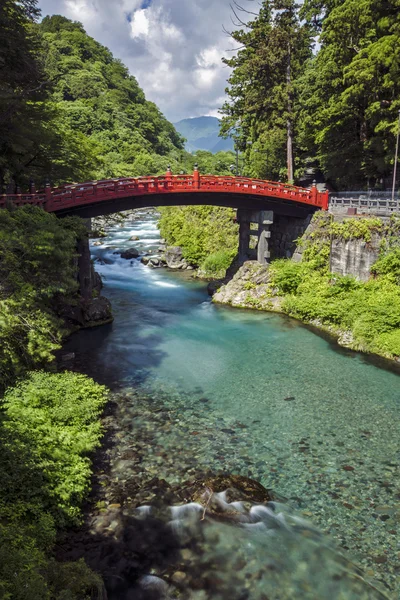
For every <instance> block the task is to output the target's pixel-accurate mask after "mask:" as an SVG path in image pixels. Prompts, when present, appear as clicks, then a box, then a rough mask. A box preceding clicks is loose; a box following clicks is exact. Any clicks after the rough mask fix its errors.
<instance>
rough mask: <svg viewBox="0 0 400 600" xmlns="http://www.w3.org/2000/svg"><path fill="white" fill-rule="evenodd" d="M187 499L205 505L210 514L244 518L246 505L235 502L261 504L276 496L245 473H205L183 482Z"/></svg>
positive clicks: (184, 495) (181, 493)
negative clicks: (245, 475) (207, 475)
mask: <svg viewBox="0 0 400 600" xmlns="http://www.w3.org/2000/svg"><path fill="white" fill-rule="evenodd" d="M179 494H180V496H181V497H182V498H183V499H184V500H185V501H186V502H194V503H197V504H201V505H202V506H203V507H204V514H207V516H208V517H215V518H218V519H219V518H223V519H228V520H230V519H233V520H237V521H239V522H240V521H241V520H242V515H243V507H240V506H239V505H237V504H235V505H232V502H234V503H237V502H238V503H250V505H251V504H256V503H257V504H258V503H260V504H262V503H265V502H270V501H272V500H274V499H276V496H275V495H274V494H273V493H272V492H271V490H267V489H266V488H265V487H264V486H263V485H261V483H259V482H258V481H254V480H253V479H250V478H249V477H244V476H242V475H216V476H211V477H203V478H201V479H198V480H195V481H194V482H191V483H189V484H187V485H186V486H183V488H182V490H180V491H179Z"/></svg>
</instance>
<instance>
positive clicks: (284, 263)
mask: <svg viewBox="0 0 400 600" xmlns="http://www.w3.org/2000/svg"><path fill="white" fill-rule="evenodd" d="M303 272H304V267H303V265H302V264H300V263H295V262H292V261H291V260H285V259H281V260H275V261H274V262H273V263H272V266H271V278H272V281H273V284H274V286H275V287H276V289H277V290H278V293H279V295H283V294H295V293H296V292H297V288H298V287H299V285H300V283H301V281H302V278H303Z"/></svg>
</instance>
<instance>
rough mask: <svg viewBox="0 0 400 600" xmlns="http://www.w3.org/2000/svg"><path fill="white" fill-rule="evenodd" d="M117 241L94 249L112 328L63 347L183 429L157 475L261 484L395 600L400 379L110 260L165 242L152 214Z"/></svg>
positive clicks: (184, 279)
mask: <svg viewBox="0 0 400 600" xmlns="http://www.w3.org/2000/svg"><path fill="white" fill-rule="evenodd" d="M109 234H110V235H109V238H107V239H106V240H104V243H103V245H102V246H98V247H93V255H94V257H95V259H96V261H97V264H96V269H97V270H98V271H99V272H100V273H101V275H102V277H103V279H104V284H105V288H104V292H103V293H104V295H106V296H107V297H108V298H109V299H110V300H111V302H112V304H113V311H114V315H115V321H114V323H113V324H112V325H110V326H106V327H103V328H99V329H95V330H92V331H86V332H81V333H79V334H77V335H76V336H74V337H73V338H72V339H71V340H70V342H69V348H68V349H70V350H74V351H75V352H76V354H77V361H78V364H79V365H80V368H81V369H83V370H85V371H86V372H88V373H89V374H91V375H93V376H94V377H96V379H98V380H101V381H102V382H105V383H107V384H108V385H109V386H111V388H112V389H121V388H123V389H124V390H125V391H127V392H128V393H129V390H132V389H134V390H136V392H135V393H141V392H142V393H143V394H150V395H152V396H153V397H155V398H157V397H159V398H160V401H162V402H163V403H164V404H165V406H166V407H167V408H168V409H169V410H170V411H171V414H173V415H174V418H176V420H177V421H179V425H180V428H181V429H180V430H179V427H177V428H175V432H166V431H164V430H160V431H158V432H154V436H155V439H156V440H157V444H159V445H160V447H162V448H163V449H164V450H165V452H166V453H168V456H169V459H168V463H165V464H164V462H163V461H162V460H158V461H156V462H155V463H154V458H155V457H154V455H153V453H152V451H149V461H148V468H149V469H150V470H151V469H153V470H154V464H155V465H156V468H155V471H154V472H157V475H158V476H159V477H165V478H166V479H167V480H169V481H171V482H173V483H176V482H177V481H179V480H181V479H182V478H184V476H185V473H186V472H187V471H188V470H190V469H193V468H194V465H195V467H196V468H199V469H204V470H205V469H209V470H212V471H214V472H218V471H221V470H226V471H229V472H232V473H238V474H242V475H247V476H250V477H252V478H254V479H257V480H258V481H260V482H261V483H262V484H263V485H265V486H266V487H268V488H272V489H274V490H275V491H276V492H277V493H279V494H281V495H282V496H283V497H285V498H287V499H288V500H289V502H290V503H291V505H292V506H293V507H294V508H295V509H296V510H298V511H299V512H300V513H301V514H302V516H304V517H305V518H307V519H310V520H311V521H312V522H313V523H314V524H316V525H317V526H318V527H319V528H320V529H321V530H322V531H324V532H325V533H327V534H328V535H329V536H330V538H331V539H332V540H334V541H335V542H336V543H337V544H338V545H339V546H340V548H342V549H343V551H344V552H345V553H347V555H348V556H349V557H350V558H351V559H352V560H355V561H356V562H357V563H358V564H359V565H361V567H362V568H363V569H364V570H365V571H366V573H367V575H368V577H370V578H371V579H375V580H377V581H379V582H381V585H382V586H383V589H386V591H388V590H390V593H392V594H394V595H395V596H394V597H397V596H396V594H398V587H396V586H398V584H396V578H397V577H398V575H399V572H400V567H399V562H400V561H399V558H400V542H399V539H400V537H399V536H398V533H399V526H400V479H399V462H400V461H399V458H400V444H399V439H400V438H399V433H400V427H399V416H400V386H399V381H400V380H399V376H398V374H397V373H396V372H395V371H391V370H389V369H388V368H382V367H387V365H385V363H383V362H382V363H379V364H377V363H374V362H373V361H371V360H370V359H368V358H367V357H365V356H363V355H360V354H356V353H353V352H350V351H347V350H343V349H341V348H340V347H339V346H337V345H336V343H335V342H334V341H332V340H330V339H327V338H326V337H324V336H321V335H317V334H316V333H315V332H313V331H311V330H310V329H308V328H306V327H305V326H303V325H301V324H300V323H298V322H296V321H294V320H291V319H288V318H284V317H281V316H278V315H274V314H268V313H258V312H253V311H242V310H234V309H230V308H226V307H221V306H215V305H213V304H212V303H211V301H210V299H209V298H208V296H207V292H206V286H205V284H204V283H201V282H197V281H195V280H192V279H190V277H189V275H188V273H173V272H168V271H167V270H164V269H156V270H153V269H150V268H149V267H145V266H144V265H142V264H141V263H140V262H139V261H138V260H135V261H126V260H123V259H121V258H119V256H118V255H115V254H113V252H115V249H120V248H123V247H126V246H135V247H137V248H139V249H140V250H141V251H149V252H151V251H153V250H155V249H156V248H157V246H158V244H159V241H158V240H159V235H158V231H157V229H156V225H155V222H154V219H153V218H151V217H149V216H146V215H144V216H143V218H142V219H141V220H139V221H135V222H129V223H127V224H126V226H125V227H115V228H112V229H110V232H109ZM132 235H137V236H138V237H139V238H140V241H138V242H128V239H129V237H130V236H132ZM131 409H132V411H134V410H136V409H137V405H136V404H135V401H134V400H132V407H131V408H130V407H129V406H127V409H126V410H127V414H128V419H129V411H130V410H131ZM189 441H190V443H189ZM189 448H190V450H189ZM187 453H189V455H190V456H188V455H187ZM145 466H146V465H145Z"/></svg>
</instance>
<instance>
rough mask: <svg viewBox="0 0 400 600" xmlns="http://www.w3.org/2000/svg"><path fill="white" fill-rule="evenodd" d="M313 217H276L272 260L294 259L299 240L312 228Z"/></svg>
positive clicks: (271, 245) (273, 226) (272, 226)
mask: <svg viewBox="0 0 400 600" xmlns="http://www.w3.org/2000/svg"><path fill="white" fill-rule="evenodd" d="M311 219H312V215H309V216H308V217H306V218H305V219H299V218H297V217H285V216H281V215H274V222H273V224H272V225H271V238H270V250H271V258H272V259H274V258H292V257H293V256H294V254H295V253H296V249H297V244H296V240H298V239H299V238H300V237H301V236H302V235H303V234H304V233H305V232H306V231H307V228H309V227H310V222H311Z"/></svg>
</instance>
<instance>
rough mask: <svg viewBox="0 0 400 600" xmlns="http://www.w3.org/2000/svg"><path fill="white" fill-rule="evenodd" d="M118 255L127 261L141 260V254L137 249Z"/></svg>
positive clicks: (130, 249)
mask: <svg viewBox="0 0 400 600" xmlns="http://www.w3.org/2000/svg"><path fill="white" fill-rule="evenodd" d="M117 254H120V255H121V258H125V259H126V260H132V259H133V258H139V256H140V252H139V250H138V249H137V248H129V249H128V250H124V251H123V252H120V253H118V252H117Z"/></svg>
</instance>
